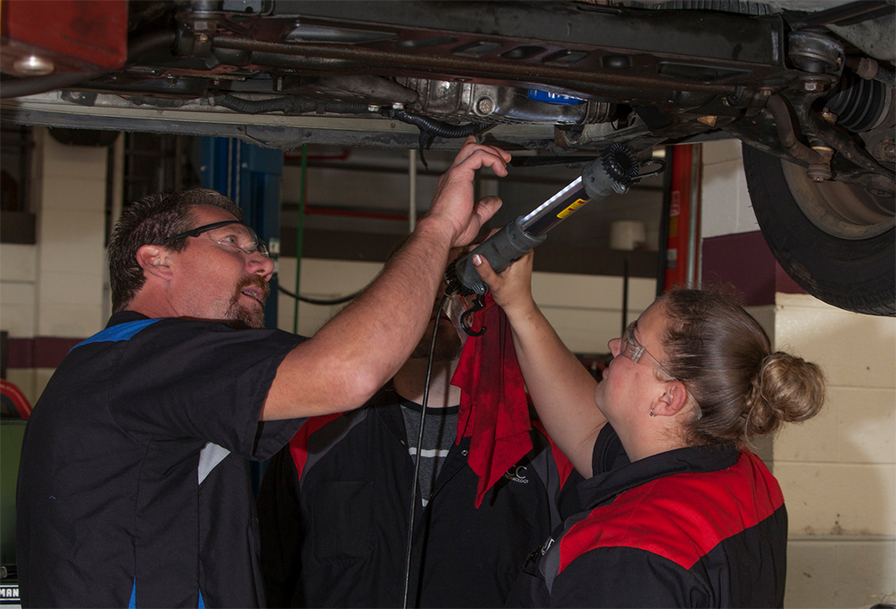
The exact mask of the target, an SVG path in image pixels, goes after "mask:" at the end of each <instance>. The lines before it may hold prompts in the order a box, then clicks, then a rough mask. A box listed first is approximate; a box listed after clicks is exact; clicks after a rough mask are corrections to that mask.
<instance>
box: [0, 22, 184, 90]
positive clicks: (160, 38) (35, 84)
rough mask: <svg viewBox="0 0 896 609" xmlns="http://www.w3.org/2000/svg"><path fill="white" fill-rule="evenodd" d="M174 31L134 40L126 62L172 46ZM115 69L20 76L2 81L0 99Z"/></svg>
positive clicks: (76, 82) (49, 87)
mask: <svg viewBox="0 0 896 609" xmlns="http://www.w3.org/2000/svg"><path fill="white" fill-rule="evenodd" d="M176 36H177V35H176V34H175V33H174V32H155V33H152V34H147V35H146V36H143V37H142V38H138V39H136V40H134V42H132V43H131V44H130V46H129V47H128V58H127V62H126V63H133V62H134V61H136V60H137V59H139V58H140V56H142V55H145V54H146V53H148V52H150V51H155V50H158V49H163V48H166V47H170V46H172V45H173V44H174V40H175V37H176ZM114 71H115V70H105V71H103V72H77V73H64V74H50V75H49V76H36V77H34V78H19V79H16V80H12V81H7V82H2V83H0V99H9V98H11V97H22V96H24V95H37V94H38V93H46V92H47V91H53V90H55V89H64V88H66V87H71V86H74V85H76V84H78V83H81V82H84V81H87V80H92V79H94V78H99V77H100V76H103V75H105V74H109V73H110V72H114Z"/></svg>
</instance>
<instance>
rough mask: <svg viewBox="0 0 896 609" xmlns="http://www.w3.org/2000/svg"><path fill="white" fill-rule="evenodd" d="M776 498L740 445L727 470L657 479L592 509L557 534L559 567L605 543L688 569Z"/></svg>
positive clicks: (777, 492) (757, 518) (771, 508)
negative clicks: (653, 556) (736, 456)
mask: <svg viewBox="0 0 896 609" xmlns="http://www.w3.org/2000/svg"><path fill="white" fill-rule="evenodd" d="M783 504H784V496H783V494H782V493H781V488H780V486H779V485H778V481H777V480H775V478H774V476H772V474H771V472H769V471H768V469H767V468H766V467H765V465H764V464H763V463H762V461H761V460H760V459H759V457H757V456H756V455H754V454H753V453H751V452H749V451H743V452H741V455H740V458H739V459H738V461H737V463H735V464H734V465H733V466H731V467H729V468H727V469H724V470H720V471H716V472H705V473H687V474H673V475H670V476H666V477H663V478H659V479H657V480H653V481H651V482H647V483H645V484H642V485H641V486H638V487H636V488H634V489H632V490H630V491H626V492H624V493H622V494H621V495H619V497H617V498H616V500H615V501H614V502H613V503H611V504H608V505H604V506H600V507H597V508H595V509H594V510H593V511H592V512H591V514H589V515H588V517H586V518H585V519H583V520H581V521H580V522H578V523H576V524H575V525H573V526H572V527H571V528H570V530H569V532H568V533H566V535H565V536H564V537H563V539H562V540H561V541H560V571H561V572H562V571H563V569H565V568H566V567H567V566H568V565H569V564H570V563H571V562H572V561H573V560H575V559H576V558H577V557H579V556H581V555H582V554H584V553H585V552H588V551H591V550H596V549H598V548H611V547H625V548H636V549H642V550H645V551H648V552H652V553H654V554H657V555H659V556H663V557H665V558H668V559H669V560H672V561H673V562H676V563H678V564H679V565H681V566H682V567H684V568H685V569H690V568H691V567H692V566H693V565H694V563H696V562H697V561H698V560H699V559H700V558H701V557H702V556H705V555H706V553H707V552H709V551H710V550H711V549H713V548H714V547H716V546H717V545H718V544H719V543H720V542H722V541H723V540H725V539H728V538H729V537H732V536H734V535H737V534H738V533H741V532H742V531H744V530H746V529H748V528H750V527H752V526H755V525H757V524H759V523H760V522H762V521H763V520H765V519H766V518H768V517H769V516H771V515H772V514H773V513H774V512H775V511H776V510H777V509H778V508H780V507H781V506H782V505H783Z"/></svg>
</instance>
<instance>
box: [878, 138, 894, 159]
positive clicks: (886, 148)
mask: <svg viewBox="0 0 896 609" xmlns="http://www.w3.org/2000/svg"><path fill="white" fill-rule="evenodd" d="M878 153H879V156H880V159H881V160H882V161H883V162H885V163H894V162H896V141H893V140H883V141H882V142H881V143H880V146H878Z"/></svg>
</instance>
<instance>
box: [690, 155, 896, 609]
mask: <svg viewBox="0 0 896 609" xmlns="http://www.w3.org/2000/svg"><path fill="white" fill-rule="evenodd" d="M703 159H704V168H703V215H702V220H703V224H702V231H703V233H702V234H703V236H704V237H705V238H724V237H725V236H728V235H741V234H749V233H751V232H753V231H756V230H758V225H757V224H756V220H755V216H754V215H753V213H752V209H751V208H750V205H749V193H748V192H747V189H746V181H745V178H744V175H743V171H742V169H741V165H740V164H741V153H740V144H739V143H738V142H734V141H724V142H713V143H710V144H704V155H703ZM732 204H733V211H732ZM716 262H717V261H716ZM751 312H753V313H754V315H756V316H757V318H759V319H760V321H761V322H762V323H763V325H764V327H765V328H766V330H767V331H768V332H769V334H770V336H771V337H772V339H773V341H774V344H775V347H776V348H778V349H781V350H784V351H788V352H791V353H794V354H796V355H800V356H802V357H805V358H806V359H810V360H812V361H815V362H817V363H819V364H820V365H821V366H822V367H823V368H824V370H825V372H826V374H827V381H828V399H827V402H826V404H825V406H824V409H823V410H822V412H821V414H820V415H819V416H817V417H816V418H814V419H812V420H810V421H807V422H805V423H803V424H800V425H791V426H789V427H788V428H786V429H785V430H784V431H782V432H781V433H780V434H779V435H778V436H777V437H776V438H775V439H774V443H773V447H772V451H771V453H770V454H771V463H770V465H771V466H772V469H773V471H774V473H775V476H777V478H778V480H779V481H780V483H781V486H782V488H783V491H784V497H785V500H786V503H787V506H788V512H789V515H790V527H789V528H790V542H789V544H788V574H787V594H786V597H785V601H784V602H785V605H786V606H788V607H868V606H871V605H874V604H875V603H878V602H889V603H893V602H896V319H892V318H880V317H873V316H867V315H858V314H855V313H849V312H847V311H842V310H840V309H836V308H834V307H831V306H829V305H826V304H824V303H822V302H821V301H819V300H817V299H815V298H813V297H811V296H809V295H806V294H785V293H782V292H781V291H780V290H779V291H778V292H777V293H776V294H775V297H774V302H771V303H768V304H765V305H763V306H757V307H754V308H751Z"/></svg>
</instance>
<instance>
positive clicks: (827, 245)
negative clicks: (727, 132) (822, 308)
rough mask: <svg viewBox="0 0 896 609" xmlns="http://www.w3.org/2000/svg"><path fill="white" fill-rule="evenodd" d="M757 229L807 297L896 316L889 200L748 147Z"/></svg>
mask: <svg viewBox="0 0 896 609" xmlns="http://www.w3.org/2000/svg"><path fill="white" fill-rule="evenodd" d="M743 157H744V170H745V172H746V177H747V187H748V189H749V191H750V198H751V200H752V203H753V209H754V211H755V212H756V219H757V220H758V221H759V228H760V229H761V230H762V235H763V236H764V237H765V241H766V243H768V246H769V248H771V251H772V253H773V254H774V256H775V258H776V259H777V260H778V263H779V264H780V265H781V267H783V269H784V271H785V272H786V273H787V274H788V275H790V277H791V278H793V280H794V281H795V282H796V283H797V284H798V285H799V286H800V287H802V288H803V289H804V290H806V291H807V292H808V293H809V294H811V295H813V296H815V297H816V298H818V299H819V300H822V301H824V302H826V303H828V304H831V305H833V306H835V307H839V308H841V309H846V310H848V311H855V312H856V313H865V314H869V315H889V316H894V315H896V224H894V221H896V214H894V211H893V198H892V197H876V196H874V195H872V194H870V193H868V192H866V191H864V190H862V189H860V188H857V187H855V186H849V185H847V184H843V183H840V182H822V183H815V182H812V181H811V180H810V179H809V178H807V177H806V175H805V173H806V172H805V168H803V167H800V166H798V165H795V164H793V163H789V162H787V161H783V160H781V159H779V158H778V157H775V156H772V155H770V154H766V153H764V152H761V151H759V150H757V149H755V148H753V147H751V146H749V145H747V144H744V146H743Z"/></svg>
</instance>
